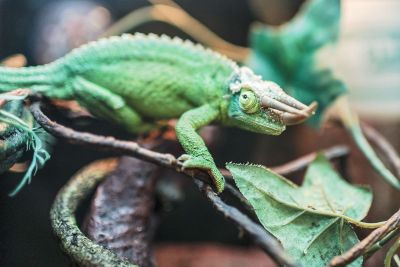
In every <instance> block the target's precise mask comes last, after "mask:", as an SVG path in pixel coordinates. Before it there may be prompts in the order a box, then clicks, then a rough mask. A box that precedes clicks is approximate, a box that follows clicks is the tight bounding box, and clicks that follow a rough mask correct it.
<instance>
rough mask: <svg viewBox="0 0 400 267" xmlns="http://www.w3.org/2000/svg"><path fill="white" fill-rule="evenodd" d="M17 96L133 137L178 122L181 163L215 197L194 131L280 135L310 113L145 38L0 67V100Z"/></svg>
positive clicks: (272, 88)
mask: <svg viewBox="0 0 400 267" xmlns="http://www.w3.org/2000/svg"><path fill="white" fill-rule="evenodd" d="M17 88H30V89H31V90H32V91H34V92H39V93H42V94H44V95H46V96H48V97H50V98H59V99H73V100H77V101H78V102H79V103H80V104H81V105H82V106H84V107H86V108H87V109H88V110H89V111H90V112H91V113H93V114H94V115H95V116H98V117H100V118H103V119H106V120H109V121H111V122H114V123H117V124H119V125H121V126H123V127H125V128H126V129H127V130H129V131H131V132H133V133H141V132H146V131H148V130H150V129H152V128H154V127H155V125H156V124H155V122H157V121H159V120H164V119H170V118H179V120H178V123H177V125H176V133H177V137H178V139H179V141H180V143H181V144H182V146H183V148H184V150H185V151H186V153H187V155H183V156H182V157H181V158H180V159H181V160H182V161H184V163H183V164H184V167H185V168H200V169H204V170H205V171H207V172H208V173H209V174H210V175H211V177H213V180H214V183H215V186H216V188H217V191H218V192H221V191H222V190H223V188H224V178H223V176H222V175H221V173H220V172H219V171H218V168H217V167H216V165H215V163H214V160H213V158H212V156H211V155H210V153H209V152H208V150H207V148H206V146H205V144H204V142H203V140H202V139H201V137H200V136H199V135H198V134H197V133H196V131H197V130H198V129H199V128H201V127H203V126H205V125H207V124H209V123H211V122H219V123H221V124H223V125H228V126H237V127H240V128H243V129H246V130H250V131H254V132H258V133H265V134H273V135H278V134H280V133H281V132H283V131H284V129H285V120H286V121H289V122H290V123H293V122H300V121H303V120H304V119H306V118H307V117H308V116H309V115H311V113H312V112H313V110H314V108H310V109H308V110H306V111H304V110H305V108H304V105H303V106H301V107H300V106H299V105H300V104H301V103H300V104H299V103H298V102H296V101H295V100H294V99H292V98H290V97H289V96H287V95H286V94H285V93H284V92H283V91H282V89H280V88H279V86H277V85H276V84H274V83H272V82H264V81H262V80H261V79H260V77H258V76H256V75H254V74H253V73H252V72H251V71H250V70H249V69H247V68H239V67H238V66H237V65H236V63H234V62H233V61H231V60H229V59H227V58H225V57H223V56H221V55H219V54H217V53H215V52H212V51H211V50H207V49H204V48H203V47H201V46H199V45H194V44H192V43H191V42H188V41H182V40H181V39H179V38H174V39H171V38H169V37H167V36H161V37H158V36H156V35H143V34H136V35H134V36H132V35H123V36H122V37H112V38H109V39H103V40H100V41H97V42H93V43H90V44H88V45H85V46H83V47H81V48H78V49H76V50H74V51H72V52H71V53H70V54H68V55H66V56H65V57H63V58H61V59H59V60H57V61H55V62H53V63H51V64H48V65H43V66H38V67H28V68H19V69H11V68H6V67H0V92H1V91H10V90H14V89H17ZM271 99H272V100H273V99H275V100H273V101H275V102H276V101H278V102H279V101H281V100H284V101H283V102H285V103H286V104H285V105H286V106H285V107H284V108H283V109H281V107H280V105H282V104H280V105H278V107H276V103H275V102H274V103H275V104H271V107H270V106H269V103H270V101H271ZM266 103H267V104H266ZM288 106H291V107H289V108H292V109H293V107H294V108H295V109H296V110H295V111H296V112H295V113H296V114H297V115H296V116H294V114H293V113H292V112H286V111H293V110H288ZM272 107H274V108H272ZM299 110H301V111H299ZM283 113H285V114H284V115H283ZM298 113H302V114H303V115H301V116H300V115H299V114H298ZM304 114H305V115H304ZM285 116H287V118H286V119H285V118H284V117H285ZM291 116H292V118H290V117H291ZM293 116H294V117H296V118H295V119H293Z"/></svg>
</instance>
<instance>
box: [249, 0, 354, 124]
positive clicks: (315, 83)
mask: <svg viewBox="0 0 400 267" xmlns="http://www.w3.org/2000/svg"><path fill="white" fill-rule="evenodd" d="M339 19H340V2H339V1H338V0H309V1H308V2H307V3H306V4H305V5H304V6H303V8H302V10H301V11H300V12H299V14H298V15H297V16H296V17H295V18H294V19H292V20H291V21H290V22H289V23H287V24H285V25H283V26H281V27H269V26H267V25H260V24H258V25H256V26H255V27H253V29H252V32H251V34H250V43H251V47H252V54H251V55H250V57H249V59H248V61H247V65H249V66H250V67H251V68H252V69H253V70H254V71H255V72H256V73H258V74H260V75H261V76H263V78H264V79H267V80H273V81H275V82H277V83H278V84H280V85H281V86H282V87H283V88H284V89H285V90H286V91H287V92H288V93H289V94H291V95H293V96H294V97H296V98H297V99H299V100H300V101H302V102H304V103H306V104H309V103H311V102H312V101H314V100H316V101H317V102H318V104H319V108H318V110H317V115H316V116H315V117H314V118H313V119H312V120H310V121H309V122H310V123H311V124H312V125H315V126H317V125H319V122H320V120H321V115H322V114H323V112H324V110H325V109H326V108H327V107H328V106H329V105H330V104H331V103H332V102H333V101H334V100H335V99H336V98H337V97H338V96H339V95H341V94H343V93H345V92H346V88H345V86H344V85H343V83H342V82H340V81H339V80H337V79H335V77H334V75H333V74H332V72H331V71H330V70H329V69H324V68H322V67H320V66H318V65H317V64H316V56H317V53H318V52H319V51H320V49H321V48H323V47H324V46H326V45H328V44H332V43H335V42H336V40H337V37H338V33H339Z"/></svg>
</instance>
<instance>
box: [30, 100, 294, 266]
mask: <svg viewBox="0 0 400 267" xmlns="http://www.w3.org/2000/svg"><path fill="white" fill-rule="evenodd" d="M40 107H41V102H39V101H35V100H33V102H32V104H31V106H30V109H31V112H32V114H33V116H34V118H35V120H36V121H37V122H38V123H39V124H40V125H41V126H42V127H43V128H44V129H45V130H46V131H48V132H49V133H51V134H53V135H55V136H56V137H60V138H63V139H66V140H67V141H69V142H71V143H75V144H81V145H85V146H88V147H92V148H95V149H102V150H107V151H113V152H116V153H118V154H125V155H131V156H134V157H137V158H140V159H143V160H146V161H149V162H152V163H155V164H157V165H160V166H163V167H167V168H172V169H175V170H177V171H178V172H182V173H184V174H186V175H188V176H191V177H193V178H195V180H199V181H200V185H202V184H201V180H209V177H208V175H207V174H206V173H205V172H203V171H200V170H187V169H184V168H183V166H182V164H181V163H180V162H179V161H178V160H177V159H176V158H175V157H174V156H173V155H171V154H163V153H158V152H154V151H151V150H148V149H145V148H142V147H140V146H139V145H138V144H137V143H135V142H130V141H121V140H117V139H115V138H113V137H105V136H100V135H95V134H91V133H81V132H77V131H74V130H73V129H70V128H67V127H65V126H62V125H60V124H57V123H55V122H53V121H51V120H50V119H49V118H48V117H47V116H46V115H45V114H44V113H43V112H42V111H41V108H40ZM203 192H205V193H206V196H207V197H208V198H209V199H210V200H211V201H213V203H214V205H215V206H216V207H217V210H219V211H220V212H223V213H224V214H225V215H229V216H227V218H229V219H231V220H234V222H235V223H236V224H237V225H240V226H241V227H242V228H243V229H245V230H246V231H249V232H248V233H249V235H250V236H251V237H252V238H253V240H254V241H255V243H256V244H258V245H259V246H260V247H261V248H262V249H263V250H264V251H265V252H267V253H268V255H270V256H271V258H273V259H274V260H275V261H276V262H277V263H278V264H280V265H282V266H283V265H285V266H297V265H296V264H295V263H294V261H293V260H291V259H290V257H289V256H288V255H287V254H286V252H285V251H284V250H283V248H282V247H281V246H280V245H279V243H278V241H277V240H276V239H275V237H273V236H272V235H271V234H269V233H268V232H266V231H265V230H264V229H263V228H261V227H260V226H259V225H258V224H256V223H254V222H253V221H251V220H250V219H249V218H248V217H247V216H246V215H244V214H242V213H241V212H240V211H239V210H237V209H236V208H234V207H231V206H229V205H227V204H225V203H224V202H223V201H222V200H221V199H220V198H219V197H218V196H217V195H216V194H215V193H213V194H211V193H212V190H211V188H210V187H207V188H206V190H203ZM232 213H233V215H232Z"/></svg>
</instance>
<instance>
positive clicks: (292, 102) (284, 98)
mask: <svg viewBox="0 0 400 267" xmlns="http://www.w3.org/2000/svg"><path fill="white" fill-rule="evenodd" d="M277 100H278V101H279V102H282V103H285V104H286V105H289V106H291V107H294V108H296V109H300V110H306V109H307V108H308V107H307V106H306V105H304V104H303V103H301V102H300V101H299V100H297V99H295V98H293V97H291V96H289V95H287V94H280V95H278V97H277Z"/></svg>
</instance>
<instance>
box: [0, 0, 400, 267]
mask: <svg viewBox="0 0 400 267" xmlns="http://www.w3.org/2000/svg"><path fill="white" fill-rule="evenodd" d="M176 2H177V3H178V4H180V5H181V6H182V7H183V8H184V9H185V10H186V11H187V12H188V13H190V14H191V15H192V16H193V17H195V18H196V19H198V20H199V21H201V22H202V23H204V24H205V25H206V26H207V27H209V28H210V29H211V30H212V31H214V32H215V33H217V34H218V35H219V36H220V37H222V38H223V39H225V40H227V41H229V42H232V43H234V44H237V45H241V46H247V45H248V34H249V29H250V25H251V24H252V23H253V22H254V21H262V22H264V23H267V24H270V25H280V24H282V23H284V22H285V21H287V20H289V19H290V18H292V17H293V15H294V14H295V13H296V12H297V10H298V9H299V8H300V6H301V4H302V2H303V1H302V0H230V1H229V2H228V1H223V0H203V1H196V0H185V1H183V0H180V1H176ZM147 5H149V3H148V2H147V1H144V0H143V1H142V0H129V1H128V0H113V1H111V0H103V1H58V0H0V59H2V58H5V57H7V56H10V55H13V54H16V53H21V54H23V55H25V56H26V58H27V60H28V65H36V64H43V63H47V62H50V61H52V60H54V59H56V58H59V57H61V56H63V55H64V54H65V53H67V52H68V51H70V50H71V49H72V48H74V47H77V46H79V45H81V44H83V43H86V42H88V41H90V40H96V39H97V38H98V36H99V35H100V34H101V33H102V32H103V31H104V30H105V29H107V28H108V27H109V26H110V25H111V24H112V23H113V22H114V21H116V20H118V19H119V18H121V17H123V16H124V15H126V14H128V13H129V12H131V11H133V10H135V9H138V8H141V7H143V6H147ZM342 8H343V18H342V31H341V38H340V41H339V44H338V46H337V50H336V52H335V53H337V54H334V55H333V54H329V53H330V52H327V54H326V55H324V56H328V57H329V56H331V57H334V59H335V60H333V62H331V61H330V64H333V67H334V69H335V70H336V71H337V73H338V74H339V75H340V77H342V78H343V79H344V80H345V81H346V82H347V83H348V85H349V87H350V89H351V94H350V95H351V100H352V103H353V105H354V107H355V108H356V110H357V111H358V112H359V114H360V116H361V117H362V118H363V119H365V120H366V121H368V122H369V123H370V124H372V125H374V126H375V127H377V129H379V131H380V132H381V133H382V134H383V135H384V136H385V137H386V138H387V139H388V140H389V141H390V143H391V144H392V145H393V146H394V147H395V148H396V150H397V151H400V138H399V136H400V75H398V73H399V71H400V27H399V22H400V17H399V16H398V14H400V12H399V11H400V1H397V0H379V1H378V0H363V1H357V0H347V1H343V5H342ZM136 30H137V31H140V32H145V33H147V32H154V33H159V34H161V33H166V34H168V35H171V36H175V35H177V36H180V37H182V38H189V36H187V35H185V33H183V32H181V31H180V30H178V29H176V28H174V27H172V26H169V25H166V24H163V23H159V22H154V23H149V24H146V25H143V26H140V27H139V28H137V29H136ZM92 129H94V130H93V131H95V132H98V131H100V130H101V129H100V127H98V128H92ZM97 130H98V131H97ZM206 134H209V135H212V136H213V138H212V141H210V143H209V144H208V145H209V147H210V150H212V154H213V155H215V158H216V159H217V164H218V165H219V166H224V163H225V162H227V161H234V162H248V161H249V162H252V163H259V164H264V165H267V166H275V165H278V164H282V163H284V162H287V161H289V160H292V159H295V158H296V157H298V156H301V155H303V154H305V153H308V152H312V151H315V150H317V149H322V148H326V147H330V146H332V145H336V144H347V145H349V146H350V147H351V154H350V156H349V158H348V159H347V167H348V172H347V177H346V178H347V179H348V180H350V181H351V182H353V183H359V184H370V185H371V186H372V188H373V191H374V196H375V199H374V202H373V207H372V209H371V212H370V214H369V215H368V217H367V219H366V220H367V221H381V220H384V219H385V218H387V217H388V216H390V215H391V214H393V213H394V211H395V210H396V209H397V208H398V203H399V201H400V198H399V194H398V192H396V191H395V190H394V189H392V188H390V187H389V186H388V185H387V184H386V183H384V182H382V180H381V179H379V178H378V177H377V175H376V174H375V172H374V171H373V170H372V168H371V167H370V165H369V164H368V163H367V161H366V160H365V158H364V157H363V155H362V154H361V153H360V152H359V151H358V149H357V148H356V147H355V146H354V144H353V142H352V141H351V138H350V137H349V136H348V134H347V133H346V132H345V131H344V130H343V129H342V128H340V127H335V126H332V125H328V126H324V127H322V128H321V129H319V130H316V129H313V128H309V127H307V126H304V125H302V126H295V127H291V128H290V129H289V130H287V131H286V132H285V133H284V134H283V135H282V136H279V137H269V136H260V135H256V134H252V133H248V132H243V131H240V130H237V129H220V128H215V127H209V130H208V131H206ZM176 153H177V154H179V153H180V152H179V151H177V152H176ZM106 156H108V155H107V154H106V153H98V152H93V151H90V150H85V149H82V148H79V147H77V146H73V145H69V144H66V143H64V142H62V141H59V142H57V144H56V145H55V146H54V148H53V152H52V159H51V160H50V161H49V162H48V163H47V165H46V167H45V168H44V169H43V170H41V171H39V173H38V175H37V176H36V177H35V178H34V179H33V182H32V183H31V184H30V185H29V186H27V187H25V188H24V189H23V190H22V191H21V192H20V193H19V194H18V195H17V196H16V197H14V198H10V197H8V196H7V194H8V193H9V192H10V191H11V189H12V188H13V187H14V186H15V184H16V183H17V181H18V180H17V179H19V178H20V174H4V175H2V176H1V178H0V266H55V265H57V266H68V265H69V262H68V260H67V259H66V257H65V256H64V255H63V254H62V252H61V251H60V250H59V247H58V244H57V242H56V240H55V238H54V237H53V236H52V233H51V227H50V222H49V219H48V217H49V215H48V213H49V209H50V206H51V203H52V202H53V199H54V197H55V195H56V193H57V191H58V189H59V188H60V187H61V186H62V185H63V184H65V183H66V181H67V180H68V179H69V178H70V177H71V175H72V174H73V173H75V172H76V171H77V170H78V169H79V168H81V167H82V166H84V165H86V164H87V163H89V162H91V161H93V160H94V159H97V158H103V157H106ZM165 175H176V174H171V173H169V174H165ZM301 177H302V173H297V174H295V175H293V177H291V178H292V179H293V180H294V181H295V182H301ZM186 187H187V188H185V190H184V192H185V193H184V196H183V198H184V199H185V200H184V201H181V202H179V203H177V204H176V205H175V206H174V207H173V208H170V209H168V210H166V211H164V212H163V215H162V220H161V225H160V227H159V228H158V230H157V234H156V237H155V239H156V243H157V244H166V243H178V244H188V243H207V244H211V243H212V244H219V245H221V244H222V245H224V246H222V247H221V246H220V247H217V248H214V247H211V248H212V249H210V250H208V252H207V251H206V252H204V251H203V253H209V251H216V250H217V249H220V251H219V252H220V254H218V255H212V256H210V255H209V254H204V255H208V256H209V257H210V261H211V260H212V261H213V262H215V258H213V257H220V259H218V260H219V261H221V262H222V261H223V259H222V258H223V257H225V258H228V259H229V258H231V261H232V251H231V250H229V251H224V250H223V248H224V247H228V248H231V247H232V246H239V247H240V248H243V249H245V248H247V247H248V246H249V244H250V242H249V240H248V239H247V238H241V234H240V232H239V231H238V230H237V229H236V228H235V227H234V226H232V225H231V224H230V223H229V222H227V221H226V220H224V218H223V217H221V216H220V215H219V214H217V213H216V211H214V209H213V208H212V207H211V206H210V205H209V204H208V202H207V201H206V200H204V199H203V197H202V196H201V195H200V194H199V193H198V192H197V189H196V188H195V187H193V185H192V184H191V183H190V182H187V185H186ZM366 234H367V232H363V231H361V232H359V236H360V238H362V237H364V236H365V235H366ZM209 248H210V247H209ZM199 251H200V249H199ZM191 252H192V253H193V250H191ZM182 253H183V254H187V253H188V252H187V251H184V252H182ZM237 253H239V252H237V251H236V252H235V254H237ZM251 253H254V254H251ZM245 254H246V253H245ZM163 255H165V254H162V253H161V252H160V257H162V256H163ZM167 255H168V253H167ZM171 255H172V254H169V256H170V257H171ZM246 255H247V256H246ZM246 255H244V256H243V257H248V258H253V260H259V259H262V261H258V263H257V264H260V262H262V265H228V264H227V265H226V266H271V265H269V264H268V262H267V261H265V256H264V255H263V254H262V253H258V252H257V251H256V250H254V251H253V250H252V251H251V252H248V253H247V254H246ZM249 255H250V256H249ZM164 257H165V256H164ZM235 260H236V261H238V259H236V258H235ZM381 263H382V255H377V256H376V257H373V258H372V259H370V260H369V261H368V262H367V263H366V266H380V265H381ZM221 264H222V263H221ZM243 264H244V263H243ZM253 264H255V263H253ZM264 264H265V265H264ZM187 266H192V265H187ZM199 266H211V265H206V264H203V265H199ZM217 266H222V265H217Z"/></svg>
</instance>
